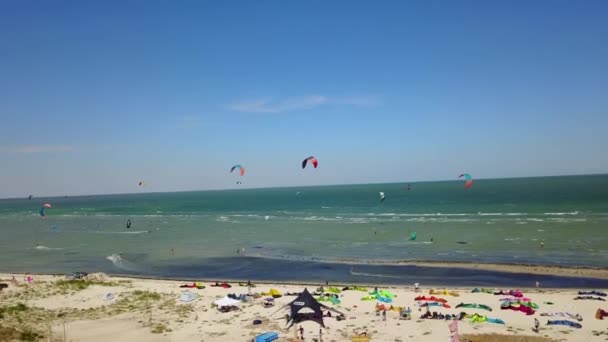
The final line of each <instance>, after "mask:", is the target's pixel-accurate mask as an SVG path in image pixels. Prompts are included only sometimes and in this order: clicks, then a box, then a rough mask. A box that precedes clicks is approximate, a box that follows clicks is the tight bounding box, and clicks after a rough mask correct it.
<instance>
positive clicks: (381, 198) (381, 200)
mask: <svg viewBox="0 0 608 342" xmlns="http://www.w3.org/2000/svg"><path fill="white" fill-rule="evenodd" d="M378 194H379V195H380V202H384V200H385V199H386V196H384V192H382V191H380V192H379V193H378Z"/></svg>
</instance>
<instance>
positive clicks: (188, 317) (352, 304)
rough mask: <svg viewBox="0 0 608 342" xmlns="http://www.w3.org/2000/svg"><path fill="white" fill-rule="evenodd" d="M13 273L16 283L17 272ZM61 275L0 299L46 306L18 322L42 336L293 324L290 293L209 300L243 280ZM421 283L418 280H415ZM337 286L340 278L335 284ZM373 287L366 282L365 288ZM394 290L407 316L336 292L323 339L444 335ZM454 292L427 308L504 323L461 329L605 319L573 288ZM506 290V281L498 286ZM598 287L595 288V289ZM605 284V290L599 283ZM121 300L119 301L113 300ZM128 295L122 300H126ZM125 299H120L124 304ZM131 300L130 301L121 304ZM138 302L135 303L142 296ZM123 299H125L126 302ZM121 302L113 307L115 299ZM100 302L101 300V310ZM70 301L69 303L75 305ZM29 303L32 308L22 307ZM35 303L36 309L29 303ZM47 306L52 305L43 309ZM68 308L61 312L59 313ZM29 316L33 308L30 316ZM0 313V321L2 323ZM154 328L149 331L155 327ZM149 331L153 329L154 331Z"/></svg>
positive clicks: (241, 336)
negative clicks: (516, 294)
mask: <svg viewBox="0 0 608 342" xmlns="http://www.w3.org/2000/svg"><path fill="white" fill-rule="evenodd" d="M11 277H12V275H7V274H3V275H0V282H9V280H10V279H11ZM17 279H18V280H19V282H20V283H23V282H22V280H23V275H18V276H17ZM60 279H63V278H62V277H56V276H41V275H35V276H34V282H33V283H32V284H29V285H27V286H26V285H21V286H19V287H16V286H13V285H11V286H10V287H9V288H8V289H5V290H4V291H2V292H1V293H0V304H1V306H9V305H15V304H17V303H24V304H25V305H27V306H28V307H34V308H40V309H47V311H45V312H46V313H47V314H48V315H47V316H48V317H52V319H46V320H42V319H41V320H39V321H38V322H26V323H24V324H26V325H27V326H29V327H32V328H34V329H37V330H39V331H42V332H43V333H44V335H45V339H44V340H49V339H48V337H49V336H48V335H50V334H49V333H48V331H49V326H50V328H51V330H52V336H53V339H52V340H54V341H62V340H63V336H64V328H65V335H66V340H67V341H78V342H81V341H82V342H109V341H115V342H120V341H125V342H127V341H128V342H134V341H251V339H252V337H253V336H255V335H257V334H260V333H263V332H266V331H274V332H277V333H278V334H279V336H280V337H281V339H280V340H289V339H290V338H293V337H294V336H295V328H298V327H299V326H300V325H299V324H298V325H296V326H295V328H291V329H290V330H287V329H285V319H284V315H285V314H286V313H287V312H288V311H287V310H283V311H281V312H278V313H277V314H275V315H274V316H273V315H271V314H272V313H274V312H275V311H276V310H277V309H278V308H279V307H281V306H283V305H285V304H287V303H289V302H290V301H292V300H293V299H294V298H295V297H291V296H283V297H281V298H278V299H275V302H276V305H275V307H274V308H264V307H263V305H262V299H263V298H264V297H267V296H262V297H261V298H259V299H255V300H253V301H252V302H249V303H243V304H242V305H241V309H240V310H238V311H233V312H228V313H221V312H219V311H218V310H217V309H216V308H214V307H212V302H213V301H214V300H217V299H219V298H222V297H224V296H225V295H226V294H229V293H235V294H237V295H238V294H241V293H244V294H246V293H248V289H247V288H246V287H241V286H238V284H232V285H233V287H232V288H230V289H224V288H219V287H210V286H209V285H211V283H210V282H204V283H203V284H205V285H206V286H207V287H206V288H205V289H201V290H197V289H188V290H189V291H190V292H192V293H196V294H197V295H198V298H197V299H196V300H194V301H193V302H190V303H182V302H181V301H180V300H179V296H180V294H181V293H182V291H184V290H185V289H181V288H179V285H180V284H183V283H185V282H179V281H167V280H154V279H135V278H119V277H107V279H105V281H113V282H119V281H120V283H119V284H116V285H117V286H111V287H109V286H100V285H94V286H90V287H88V288H86V289H84V290H79V291H70V292H68V293H65V294H64V293H56V292H57V291H56V287H55V285H54V284H55V282H56V281H57V280H60ZM423 285H424V284H423ZM304 287H307V288H308V289H309V291H310V292H314V290H315V289H316V288H317V287H318V286H317V285H308V286H305V285H287V284H272V285H269V284H258V285H257V287H255V288H252V289H251V292H252V293H255V292H267V291H269V290H270V289H271V288H274V289H277V290H279V291H280V292H281V293H286V292H299V291H302V290H303V289H304ZM337 287H339V288H341V286H337ZM372 289H373V288H371V287H368V290H370V291H371V290H372ZM380 289H386V290H389V291H390V292H392V293H394V294H395V295H396V298H395V299H394V302H393V303H392V305H395V306H405V307H408V306H409V307H410V308H412V310H414V313H413V318H412V320H409V321H405V320H399V319H398V313H397V312H393V311H389V312H387V320H386V321H383V320H382V317H381V316H376V313H375V305H376V301H362V300H361V297H363V296H364V295H366V293H365V292H360V291H343V292H342V293H340V294H339V296H340V300H341V304H339V305H332V304H331V303H327V302H323V304H325V305H328V306H331V307H334V308H335V309H337V310H339V311H342V312H344V313H345V315H346V317H347V319H346V320H344V321H337V320H336V318H335V315H333V317H332V318H325V320H324V321H325V325H326V327H325V328H324V329H322V333H323V341H349V340H350V337H351V336H353V335H354V334H355V333H360V332H364V331H366V332H367V333H368V336H370V337H371V340H372V341H399V340H404V341H405V340H415V341H429V342H430V341H448V340H449V335H450V333H449V330H448V323H449V322H450V321H440V320H421V319H419V318H418V317H419V316H420V315H421V314H422V313H423V312H424V310H425V309H423V311H420V312H419V311H418V307H417V306H416V301H415V300H414V298H415V297H416V296H418V295H426V296H429V288H427V287H421V292H420V293H415V292H414V290H413V287H411V286H410V287H404V286H402V287H394V286H391V287H380ZM448 290H454V291H456V292H458V293H459V294H460V296H459V297H452V296H438V297H442V298H445V299H446V300H448V303H449V304H450V305H451V306H452V308H451V309H444V308H432V310H431V311H438V312H442V313H454V314H458V313H460V312H461V311H466V312H467V313H470V314H473V313H479V314H483V315H486V316H488V317H492V318H501V319H503V320H504V321H505V322H506V324H505V325H500V324H492V323H472V322H470V321H469V320H468V319H465V320H462V321H459V329H460V333H461V334H468V333H476V334H477V333H503V334H517V335H537V334H536V333H534V332H533V331H532V327H533V324H534V318H537V319H538V320H539V321H540V322H541V331H540V334H538V335H540V336H547V337H550V338H552V339H555V340H567V341H592V340H604V339H605V338H606V337H608V336H606V335H603V336H601V337H595V336H593V334H592V331H594V330H596V331H606V330H607V328H608V320H597V319H596V318H595V317H594V315H595V312H596V310H597V309H598V308H603V309H605V310H608V304H606V303H608V302H603V301H589V300H574V297H576V296H577V293H576V292H577V291H576V290H559V289H546V290H545V289H540V290H537V289H521V290H522V291H523V293H524V295H525V297H530V298H531V299H532V300H533V302H535V303H537V304H538V305H540V308H539V309H538V310H537V312H536V314H534V315H532V316H526V315H525V314H524V313H521V312H515V311H511V310H501V309H500V302H499V299H500V298H503V297H505V296H496V295H492V294H486V293H471V290H472V288H448ZM504 290H508V289H504ZM597 290H601V289H597ZM134 291H150V292H156V293H159V294H161V295H162V296H161V298H160V299H153V300H150V301H141V302H138V301H137V300H135V299H133V298H135V297H134V293H135V292H134ZM109 292H111V293H113V295H114V297H115V298H114V299H113V300H110V301H108V300H105V299H104V296H105V295H106V294H107V293H109ZM604 292H605V291H604ZM121 300H123V302H121ZM129 300H130V301H129ZM125 301H126V304H125ZM461 302H463V303H478V304H486V305H488V306H490V307H491V308H492V309H493V310H492V312H487V311H484V310H476V309H455V308H454V307H455V306H456V305H457V304H459V303H461ZM545 302H553V303H554V305H546V304H544V303H545ZM129 303H132V304H129ZM142 303H143V304H142ZM129 305H131V307H129ZM119 306H120V307H121V309H120V310H119V309H117V307H119ZM102 308H104V309H103V310H102ZM75 309H77V310H75ZM30 310H33V309H30ZM36 310H38V309H36ZM48 310H52V311H48ZM562 311H565V312H570V313H578V314H580V315H581V316H582V317H583V321H582V322H581V324H582V325H583V328H582V329H574V328H569V327H565V326H547V325H545V324H546V322H547V320H548V319H565V318H547V317H541V316H540V313H542V312H562ZM61 312H68V313H69V314H68V315H67V316H63V317H58V316H60V315H59V313H61ZM32 317H34V316H32ZM255 319H260V320H262V321H263V323H262V324H261V325H255V326H254V325H253V324H252V322H253V320H255ZM6 322H8V321H5V322H4V323H3V321H2V320H0V325H2V324H6ZM301 326H302V327H304V329H305V333H304V337H305V338H306V340H307V341H312V340H313V338H319V330H320V326H319V325H318V324H317V323H314V322H310V321H309V322H304V323H302V324H301ZM155 330H156V331H155ZM154 331H155V332H154Z"/></svg>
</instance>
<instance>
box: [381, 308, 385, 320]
mask: <svg viewBox="0 0 608 342" xmlns="http://www.w3.org/2000/svg"><path fill="white" fill-rule="evenodd" d="M382 320H383V321H386V309H384V310H382Z"/></svg>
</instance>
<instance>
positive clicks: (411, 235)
mask: <svg viewBox="0 0 608 342" xmlns="http://www.w3.org/2000/svg"><path fill="white" fill-rule="evenodd" d="M410 241H416V232H411V233H410Z"/></svg>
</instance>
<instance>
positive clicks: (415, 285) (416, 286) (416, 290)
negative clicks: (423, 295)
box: [414, 283, 420, 292]
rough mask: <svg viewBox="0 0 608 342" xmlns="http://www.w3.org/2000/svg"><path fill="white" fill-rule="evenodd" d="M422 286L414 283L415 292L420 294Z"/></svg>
mask: <svg viewBox="0 0 608 342" xmlns="http://www.w3.org/2000/svg"><path fill="white" fill-rule="evenodd" d="M419 286H420V284H418V283H414V292H418V290H419Z"/></svg>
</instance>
